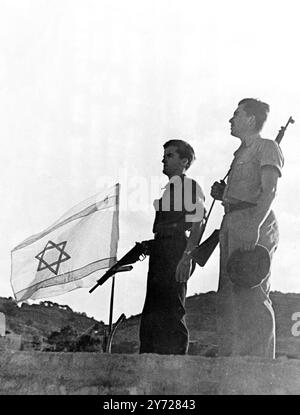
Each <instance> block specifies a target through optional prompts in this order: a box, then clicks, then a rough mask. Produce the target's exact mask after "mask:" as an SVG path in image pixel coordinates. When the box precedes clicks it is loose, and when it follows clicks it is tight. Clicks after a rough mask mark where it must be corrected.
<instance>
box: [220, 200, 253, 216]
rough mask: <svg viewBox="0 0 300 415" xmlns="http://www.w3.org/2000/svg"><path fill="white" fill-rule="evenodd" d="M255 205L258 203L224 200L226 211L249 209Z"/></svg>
mask: <svg viewBox="0 0 300 415" xmlns="http://www.w3.org/2000/svg"><path fill="white" fill-rule="evenodd" d="M255 206H256V203H250V202H237V203H227V202H224V209H225V213H230V212H233V211H235V210H243V209H249V208H253V207H255Z"/></svg>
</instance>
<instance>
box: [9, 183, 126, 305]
mask: <svg viewBox="0 0 300 415" xmlns="http://www.w3.org/2000/svg"><path fill="white" fill-rule="evenodd" d="M119 190H120V185H119V184H116V185H115V186H113V187H112V188H110V189H108V190H107V191H105V192H104V193H101V194H97V195H95V196H93V197H91V198H89V199H87V200H85V201H83V202H81V203H79V204H78V205H76V206H75V207H74V208H72V209H70V210H69V211H68V212H67V213H66V214H65V215H63V216H62V217H61V218H60V219H59V220H58V221H57V222H55V223H54V224H53V225H52V226H50V227H49V228H47V229H46V230H44V231H42V232H40V233H38V234H36V235H33V236H30V237H29V238H27V239H26V240H25V241H23V242H22V243H21V244H19V245H18V246H16V247H15V248H14V249H13V250H12V252H11V261H12V272H11V285H12V289H13V292H14V296H15V298H16V300H17V301H25V300H27V299H32V300H35V299H39V298H49V297H54V296H57V295H60V294H65V293H66V292H68V291H71V290H74V289H76V288H82V287H86V288H89V287H91V286H92V285H93V284H95V282H96V281H97V279H98V278H99V275H97V274H96V271H99V270H105V269H107V268H110V267H111V266H112V265H114V263H115V262H116V256H117V248H118V240H119Z"/></svg>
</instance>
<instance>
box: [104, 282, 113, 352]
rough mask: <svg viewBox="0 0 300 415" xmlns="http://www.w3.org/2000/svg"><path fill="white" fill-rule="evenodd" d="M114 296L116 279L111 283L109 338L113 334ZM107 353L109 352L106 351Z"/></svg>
mask: <svg viewBox="0 0 300 415" xmlns="http://www.w3.org/2000/svg"><path fill="white" fill-rule="evenodd" d="M114 295H115V277H114V276H113V277H112V282H111V293H110V307H109V326H108V337H109V336H110V335H111V332H112V321H113V312H114ZM106 351H107V352H109V350H107V349H106Z"/></svg>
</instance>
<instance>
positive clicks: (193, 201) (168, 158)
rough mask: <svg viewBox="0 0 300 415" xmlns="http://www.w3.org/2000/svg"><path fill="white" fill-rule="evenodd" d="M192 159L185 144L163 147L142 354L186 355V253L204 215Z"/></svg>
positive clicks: (195, 240) (188, 264)
mask: <svg viewBox="0 0 300 415" xmlns="http://www.w3.org/2000/svg"><path fill="white" fill-rule="evenodd" d="M194 159H195V153H194V150H193V148H192V147H191V146H190V145H189V144H188V143H187V142H185V141H183V140H170V141H168V142H166V143H165V144H164V156H163V160H162V163H163V173H164V174H165V175H167V176H168V178H169V183H168V184H167V185H166V187H165V190H164V193H163V195H162V197H161V199H158V200H155V201H154V207H155V210H156V216H155V220H154V225H153V233H154V239H155V241H154V244H153V246H152V247H151V249H150V257H149V271H148V280H147V293H146V299H145V304H144V308H143V312H142V318H141V325H140V353H159V354H185V353H186V352H187V349H188V330H187V327H186V324H185V317H184V316H185V296H186V289H187V280H188V279H189V277H190V275H191V273H192V267H193V266H194V264H192V261H191V259H190V257H189V253H190V251H191V250H192V249H193V248H194V247H195V246H196V245H197V244H198V242H199V238H200V233H201V222H202V219H203V216H204V205H203V202H204V195H203V192H202V190H201V188H200V186H199V185H198V183H197V182H196V181H194V180H192V179H190V178H187V177H186V175H185V172H186V171H187V169H188V168H189V167H190V165H191V164H192V162H193V161H194ZM187 234H189V235H187Z"/></svg>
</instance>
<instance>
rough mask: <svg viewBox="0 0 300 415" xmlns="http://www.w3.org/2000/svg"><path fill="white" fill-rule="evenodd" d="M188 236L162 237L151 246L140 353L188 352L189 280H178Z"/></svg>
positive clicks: (141, 327) (141, 326)
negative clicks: (177, 275) (179, 265)
mask: <svg viewBox="0 0 300 415" xmlns="http://www.w3.org/2000/svg"><path fill="white" fill-rule="evenodd" d="M185 247H186V238H185V237H184V236H182V237H180V238H169V239H163V240H158V241H156V242H155V244H154V246H153V247H152V249H151V253H150V258H149V272H148V280H147V293H146V299H145V305H144V308H143V312H142V317H141V324H140V353H158V354H185V353H186V352H187V349H188V329H187V327H186V324H185V318H184V315H185V296H186V288H187V285H186V283H178V282H176V280H175V271H176V267H177V264H178V262H179V260H180V258H181V256H182V254H183V251H184V249H185Z"/></svg>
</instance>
